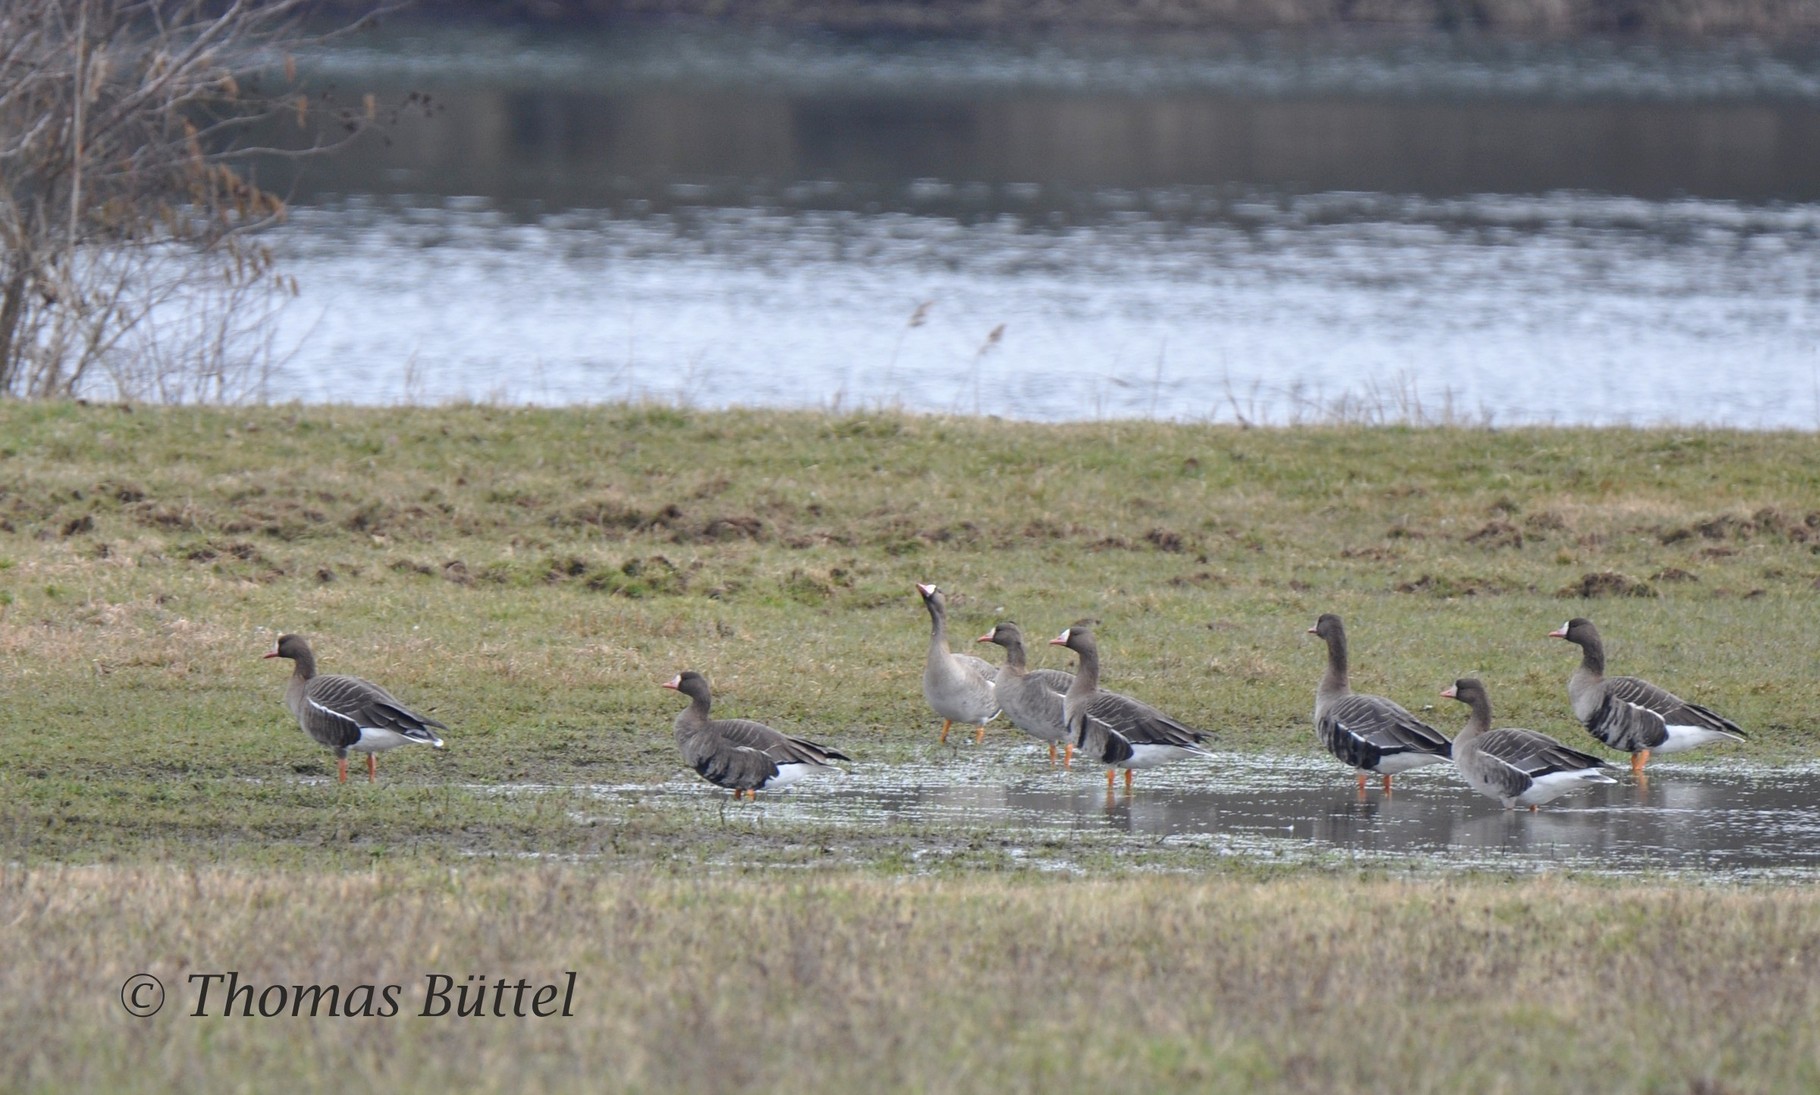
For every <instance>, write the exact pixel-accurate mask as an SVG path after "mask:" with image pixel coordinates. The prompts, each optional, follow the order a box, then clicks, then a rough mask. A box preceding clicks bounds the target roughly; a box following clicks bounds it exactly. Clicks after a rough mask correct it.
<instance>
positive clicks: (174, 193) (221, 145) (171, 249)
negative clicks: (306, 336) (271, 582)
mask: <svg viewBox="0 0 1820 1095" xmlns="http://www.w3.org/2000/svg"><path fill="white" fill-rule="evenodd" d="M307 4H308V0H34V2H32V3H29V4H26V3H17V4H8V3H0V243H3V244H4V246H5V251H4V254H0V396H6V395H11V396H18V397H26V398H45V397H63V396H69V395H73V394H79V393H81V392H83V391H84V390H85V385H90V384H92V383H95V382H97V380H96V378H98V377H100V378H107V379H108V380H111V383H112V385H113V388H114V392H115V394H118V395H121V396H127V397H132V396H138V395H154V396H159V397H163V398H203V397H204V396H205V394H206V393H209V392H212V393H214V394H215V396H216V397H221V398H225V397H226V393H227V392H229V391H230V390H231V389H233V388H234V387H235V382H234V380H233V379H232V376H231V375H230V374H231V372H232V368H233V367H234V365H235V362H234V361H233V360H230V359H233V358H235V357H236V355H239V354H241V353H242V352H243V349H242V348H243V347H245V346H248V345H252V344H256V343H257V341H258V327H259V325H260V324H261V323H263V322H264V321H265V320H266V319H267V318H269V316H270V314H271V308H272V304H271V302H272V301H274V300H276V299H278V298H280V297H281V296H282V295H284V294H286V293H288V292H292V291H294V288H293V286H294V282H291V281H289V280H288V279H286V278H284V277H283V276H282V275H279V274H278V273H277V272H276V271H275V269H274V267H273V262H272V257H271V254H270V252H269V251H268V250H267V249H265V248H264V247H261V246H258V245H257V244H254V243H251V242H250V238H249V237H251V236H252V234H254V233H256V232H258V231H259V230H261V229H263V228H267V227H270V226H271V225H273V224H276V223H278V222H280V221H282V220H283V219H284V216H285V207H284V202H283V201H282V200H281V199H280V198H279V197H278V196H277V195H275V194H272V193H269V192H267V191H266V190H264V189H262V188H261V187H260V186H259V185H257V184H256V183H255V182H254V181H253V180H254V179H255V178H256V175H254V174H253V173H252V172H251V171H250V170H249V165H251V164H253V163H255V162H257V161H259V160H274V161H285V160H292V159H296V158H300V157H307V156H311V155H321V154H323V153H324V152H326V151H330V150H333V149H335V148H338V147H341V146H343V145H345V144H346V143H348V141H350V140H353V139H356V138H357V137H358V136H359V135H360V133H361V132H362V131H363V130H365V129H366V128H368V127H369V126H370V125H371V124H373V123H374V121H375V119H374V118H373V117H371V116H369V115H367V114H356V113H350V112H346V111H343V112H340V113H338V114H337V113H335V112H332V111H329V110H327V109H324V108H322V107H320V106H319V107H318V109H316V110H315V111H314V112H313V113H314V114H315V116H316V117H318V118H324V119H327V118H330V117H332V118H333V120H334V121H336V122H340V123H342V124H344V125H345V127H346V128H345V130H344V131H343V132H341V133H339V134H331V133H329V132H327V130H326V129H324V128H323V127H322V126H320V125H319V126H318V127H317V129H316V130H314V131H310V132H305V133H303V134H301V135H300V137H301V138H302V139H301V141H300V144H299V146H298V147H272V146H270V145H271V142H270V140H269V139H266V140H261V141H259V142H258V145H257V146H252V145H250V144H249V143H247V142H246V141H245V140H244V138H245V137H247V136H250V135H252V134H254V133H259V132H264V130H262V129H261V128H260V127H261V126H262V125H264V124H265V123H267V122H268V120H269V119H272V118H274V117H278V116H295V117H297V118H298V119H299V122H300V124H301V122H302V121H303V120H304V119H306V118H308V117H310V116H311V114H312V111H311V109H310V102H311V98H312V96H310V94H309V93H308V92H307V91H306V90H305V89H304V88H302V87H300V86H299V85H298V84H297V83H296V80H295V78H294V70H293V69H291V68H290V67H289V66H288V65H285V66H283V71H284V79H282V80H280V79H278V78H277V77H276V72H277V71H278V69H279V68H280V67H281V66H280V59H281V58H286V57H289V56H290V55H292V54H294V53H296V52H299V51H301V50H304V49H307V48H309V47H310V46H311V45H313V44H315V43H319V42H322V41H325V40H327V39H330V38H333V37H338V36H339V35H340V34H342V33H345V32H347V31H348V30H349V29H350V28H351V27H355V26H359V25H362V24H364V23H365V21H366V19H365V17H362V18H360V19H357V20H355V21H354V22H353V23H351V24H344V25H342V26H338V27H334V28H330V29H328V30H327V31H325V32H321V33H316V32H306V31H305V30H304V29H303V23H302V19H301V17H302V15H303V14H304V12H305V10H306V6H307ZM382 6H383V5H382ZM268 85H269V86H268ZM268 128H269V127H268ZM243 364H244V367H245V368H247V369H251V368H252V367H253V366H252V365H251V364H249V363H243ZM171 370H177V372H172V371H171ZM249 375H250V374H249Z"/></svg>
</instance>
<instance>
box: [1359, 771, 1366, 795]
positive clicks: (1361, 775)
mask: <svg viewBox="0 0 1820 1095" xmlns="http://www.w3.org/2000/svg"><path fill="white" fill-rule="evenodd" d="M1364 793H1365V773H1364V772H1360V773H1359V794H1361V795H1362V794H1364Z"/></svg>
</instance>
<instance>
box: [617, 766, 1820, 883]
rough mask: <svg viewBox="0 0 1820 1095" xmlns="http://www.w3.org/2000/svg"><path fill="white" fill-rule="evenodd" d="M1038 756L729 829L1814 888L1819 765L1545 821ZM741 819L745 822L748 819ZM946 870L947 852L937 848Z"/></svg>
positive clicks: (1461, 797) (886, 771) (678, 795)
mask: <svg viewBox="0 0 1820 1095" xmlns="http://www.w3.org/2000/svg"><path fill="white" fill-rule="evenodd" d="M1044 757H1045V754H1044V753H1043V752H1042V751H1041V749H1040V748H1038V747H1035V746H1022V747H1019V748H1017V749H1014V750H1005V751H995V752H994V753H988V754H981V755H977V756H971V757H970V756H966V755H964V754H962V755H960V756H957V757H956V758H955V759H953V760H951V761H944V762H940V763H931V764H927V765H894V766H890V767H880V766H870V767H869V766H867V765H864V764H856V765H854V766H852V772H851V774H849V775H847V776H845V777H839V776H827V777H822V778H818V779H814V780H806V781H804V782H803V783H800V784H798V785H797V786H796V787H793V788H791V789H790V790H789V791H787V792H785V793H782V794H776V795H763V794H761V795H760V801H759V802H758V803H756V804H753V805H740V806H737V807H735V806H733V805H731V804H729V805H728V806H727V816H728V817H730V818H734V819H736V820H737V819H739V818H741V817H747V818H749V819H752V820H753V822H754V823H756V824H763V822H764V819H765V818H766V817H776V818H780V819H784V818H787V819H790V820H792V821H803V822H816V823H824V824H831V825H838V826H842V827H849V828H856V829H876V830H881V831H882V830H884V829H885V827H887V826H889V825H891V824H893V823H912V824H915V825H916V826H918V827H919V828H927V829H934V830H936V831H938V832H939V831H942V830H948V831H952V832H953V833H954V834H955V835H956V837H957V838H962V839H976V838H978V837H979V836H980V835H981V834H982V833H987V834H991V835H992V836H993V837H994V838H996V839H998V840H1003V841H1008V842H1010V843H1011V844H1012V845H1013V854H1014V855H1016V854H1018V853H1017V851H1016V848H1017V846H1019V845H1032V846H1034V845H1037V844H1047V845H1049V846H1050V847H1049V849H1048V850H1047V851H1045V852H1043V853H1041V856H1040V857H1039V856H1038V855H1037V854H1034V853H1033V854H1032V857H1031V858H1032V860H1033V862H1046V863H1047V864H1048V865H1051V866H1059V867H1062V868H1065V867H1066V866H1067V856H1066V854H1065V853H1063V854H1060V856H1059V859H1058V857H1057V853H1056V852H1054V850H1053V842H1054V841H1055V840H1056V839H1057V838H1058V837H1060V836H1065V835H1067V834H1074V835H1078V836H1081V837H1083V838H1087V839H1088V840H1091V841H1092V842H1093V845H1092V846H1093V847H1095V848H1097V849H1100V850H1104V848H1105V847H1106V846H1107V845H1108V843H1110V844H1111V845H1112V846H1115V847H1123V848H1127V849H1129V850H1130V851H1133V852H1136V851H1141V850H1142V849H1143V848H1145V847H1150V846H1160V847H1172V848H1175V849H1178V850H1180V849H1205V850H1207V851H1208V852H1209V854H1212V855H1217V856H1230V857H1239V858H1244V859H1250V860H1256V861H1261V862H1298V863H1299V862H1327V863H1334V862H1348V863H1360V864H1375V865H1382V866H1388V867H1414V868H1418V869H1427V870H1496V871H1516V872H1525V873H1527V872H1531V871H1539V870H1572V871H1580V872H1587V873H1592V874H1610V875H1639V874H1660V875H1680V876H1689V877H1702V878H1709V879H1713V880H1724V881H1746V880H1764V881H1768V880H1782V881H1796V880H1798V881H1809V882H1811V881H1815V880H1820V810H1817V809H1815V806H1814V803H1815V802H1820V768H1817V767H1814V766H1811V765H1809V766H1800V767H1790V768H1768V767H1763V766H1758V765H1749V764H1741V763H1730V764H1700V765H1693V764H1687V765H1683V764H1672V763H1663V762H1660V761H1658V762H1656V763H1653V764H1651V765H1650V767H1649V772H1650V775H1649V778H1648V780H1647V781H1646V783H1644V784H1638V783H1636V782H1634V781H1632V780H1631V778H1630V776H1629V773H1628V772H1624V773H1622V774H1621V776H1620V779H1621V782H1619V783H1617V784H1615V785H1601V786H1594V787H1590V788H1588V789H1587V790H1585V791H1579V792H1574V793H1572V794H1569V795H1567V796H1564V797H1562V798H1559V799H1556V800H1555V801H1554V802H1551V803H1549V804H1548V805H1545V806H1543V807H1542V808H1541V809H1540V810H1538V811H1537V812H1535V813H1529V812H1527V811H1520V810H1519V811H1510V810H1505V809H1503V808H1502V807H1501V806H1500V805H1499V804H1498V803H1497V802H1495V801H1493V800H1491V799H1489V798H1484V797H1482V796H1480V795H1478V794H1476V793H1474V792H1473V791H1471V790H1470V789H1468V788H1467V787H1466V785H1465V784H1464V783H1463V782H1461V780H1460V779H1459V777H1458V776H1457V775H1455V774H1454V772H1453V771H1452V769H1451V768H1446V767H1436V768H1432V769H1423V770H1421V771H1419V772H1416V773H1412V774H1408V775H1404V776H1399V777H1397V784H1398V785H1397V787H1396V790H1395V791H1394V792H1393V793H1392V794H1390V795H1384V794H1381V793H1380V792H1379V791H1378V790H1377V787H1376V781H1375V780H1374V781H1373V783H1372V787H1371V789H1370V790H1369V791H1368V792H1367V793H1366V794H1365V795H1363V796H1361V795H1359V794H1358V793H1357V792H1356V790H1355V788H1354V785H1353V779H1352V776H1351V773H1350V772H1348V771H1346V770H1344V769H1342V768H1340V767H1339V766H1338V765H1336V764H1334V763H1333V762H1332V761H1331V760H1328V759H1326V758H1320V757H1307V756H1288V755H1279V756H1273V755H1239V754H1219V755H1216V756H1215V757H1214V758H1212V759H1210V760H1208V761H1205V762H1196V763H1190V762H1186V761H1184V762H1181V763H1177V764H1173V765H1169V766H1166V767H1164V768H1160V769H1154V770H1149V771H1144V772H1140V773H1139V774H1138V777H1137V788H1136V790H1135V791H1134V792H1133V793H1131V794H1127V793H1126V792H1125V791H1124V789H1123V785H1122V784H1121V785H1120V788H1119V790H1118V791H1117V792H1116V794H1113V795H1108V794H1107V793H1106V789H1105V782H1104V780H1103V778H1102V776H1101V770H1100V769H1098V768H1097V767H1095V766H1092V765H1081V766H1077V768H1076V770H1075V771H1074V772H1072V773H1063V772H1059V771H1051V770H1049V769H1048V768H1047V767H1046V761H1045V759H1044ZM600 793H603V794H607V795H614V796H621V795H634V796H637V797H639V798H641V799H643V800H645V801H648V802H653V803H655V801H656V800H659V799H661V800H664V801H667V802H669V803H672V804H686V803H687V802H689V800H690V799H692V798H694V797H695V796H698V795H699V796H711V797H724V796H725V794H726V793H725V792H724V791H720V790H718V789H716V788H713V787H710V786H708V785H707V784H705V783H703V782H701V781H700V780H699V779H698V778H697V777H696V776H695V774H694V773H693V772H685V773H681V774H679V775H678V776H677V777H676V779H675V780H673V781H671V782H670V783H669V784H666V785H665V786H664V787H663V788H661V789H659V790H652V789H650V788H637V789H632V788H618V789H612V790H605V791H602V792H600ZM741 811H744V813H743V814H742V813H741ZM930 852H931V854H932V855H938V854H939V852H940V849H939V848H931V849H930Z"/></svg>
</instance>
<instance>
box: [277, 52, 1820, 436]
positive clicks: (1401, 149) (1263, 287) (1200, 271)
mask: <svg viewBox="0 0 1820 1095" xmlns="http://www.w3.org/2000/svg"><path fill="white" fill-rule="evenodd" d="M316 68H317V72H318V74H319V76H318V78H319V79H320V80H322V81H324V82H327V83H332V84H334V85H335V86H337V87H367V86H379V87H380V88H382V89H383V90H384V92H385V94H384V97H385V98H386V99H387V100H388V101H392V100H396V99H398V98H400V97H401V96H402V94H403V93H404V91H405V90H406V89H409V90H427V91H429V92H431V93H432V95H433V96H434V97H435V99H436V102H437V103H438V108H437V109H436V111H434V112H433V113H432V114H430V115H429V116H427V117H426V116H423V115H422V114H421V113H420V112H407V113H406V114H405V115H403V116H402V117H401V118H400V121H399V123H398V125H397V126H396V127H395V128H393V129H392V130H391V131H390V133H389V143H386V144H383V145H382V144H380V143H379V142H370V143H368V144H367V145H365V146H364V147H363V148H361V149H360V150H358V152H357V154H356V155H352V156H344V157H341V158H338V159H336V160H334V161H332V162H327V163H321V164H317V165H313V166H312V167H311V168H310V169H309V171H308V172H307V173H306V174H305V175H304V176H303V177H302V178H301V179H300V180H298V182H297V183H296V185H295V187H294V195H295V202H294V216H293V218H292V220H291V223H290V224H289V225H288V226H287V227H285V228H284V229H283V230H282V231H281V232H280V233H279V235H278V236H277V237H276V241H277V243H278V244H279V247H280V249H281V251H282V253H283V254H284V256H285V259H286V262H287V267H286V268H287V269H288V270H289V271H290V272H292V273H294V274H295V275H296V276H297V278H298V280H299V282H300V284H301V286H302V295H301V297H300V298H299V299H297V300H296V301H294V302H293V303H292V304H290V305H289V306H288V307H287V308H286V310H285V313H284V316H283V321H282V328H281V332H280V337H279V339H278V344H279V351H280V354H281V356H282V360H281V362H280V364H279V366H278V368H277V370H276V372H275V373H274V375H273V377H272V378H271V380H270V382H269V384H268V387H267V394H268V395H269V396H272V397H274V398H301V399H306V400H351V401H357V402H393V401H399V400H416V401H438V400H443V399H449V398H476V399H498V400H504V401H527V402H540V403H577V402H582V403H585V402H594V401H601V400H613V399H624V398H647V397H649V398H658V399H664V400H675V401H680V402H687V403H692V404H696V405H702V406H720V405H728V404H762V405H774V406H811V407H871V406H901V407H905V408H908V409H912V410H918V411H936V412H946V411H960V412H968V413H971V412H975V411H978V412H981V413H996V414H1002V415H1006V416H1010V417H1017V418H1026V419H1043V420H1060V419H1080V418H1093V417H1109V416H1148V417H1166V418H1180V419H1191V420H1205V419H1217V420H1226V421H1232V420H1238V419H1244V420H1247V421H1288V420H1294V419H1297V418H1310V417H1312V418H1322V419H1331V418H1336V417H1340V418H1363V419H1372V418H1387V417H1388V418H1404V419H1407V418H1435V417H1454V418H1464V419H1469V420H1473V421H1484V420H1490V421H1492V422H1494V423H1511V422H1529V421H1543V422H1574V423H1654V422H1664V421H1667V422H1685V423H1725V424H1731V425H1739V426H1747V427H1796V428H1813V427H1815V426H1816V425H1820V56H1815V55H1808V54H1800V53H1775V52H1771V51H1765V50H1761V49H1753V48H1748V47H1722V48H1715V49H1708V50H1675V49H1669V48H1666V47H1652V46H1647V45H1630V46H1613V45H1603V44H1597V43H1594V44H1589V45H1580V46H1573V47H1541V46H1523V45H1490V44H1482V43H1480V44H1474V43H1470V42H1460V41H1449V40H1445V39H1432V40H1430V39H1424V40H1419V41H1409V40H1387V41H1380V40H1363V41H1361V40H1318V41H1309V42H1301V43H1297V42H1295V41H1293V40H1286V39H1268V40H1257V41H1241V40H1221V41H1215V42H1207V41H1198V42H1181V41H1174V40H1170V41H1156V40H1148V41H1133V42H1119V41H1113V42H1103V41H1096V42H1081V41H1044V42H1037V43H1021V44H1018V43H994V42H954V41H942V42H930V41H916V40H859V41H856V40H851V39H838V38H814V37H803V36H783V35H775V34H763V33H760V34H745V35H737V36H736V35H719V34H712V33H704V32H686V31H675V30H671V31H640V32H635V33H634V32H625V33H619V34H614V35H611V36H606V37H600V38H588V39H578V38H574V37H568V38H556V37H538V36H535V35H531V34H526V33H518V32H504V31H468V32H462V33H448V32H435V33H432V32H414V31H409V30H408V29H407V30H406V31H403V32H398V33H395V34H393V35H392V36H391V37H387V38H381V39H374V40H369V41H366V42H364V43H363V44H362V45H360V46H359V47H358V48H349V49H346V50H343V51H340V52H336V53H333V54H329V55H327V56H325V57H322V58H319V59H318V61H317V65H316ZM995 331H996V332H997V335H996V337H995V336H994V332H995Z"/></svg>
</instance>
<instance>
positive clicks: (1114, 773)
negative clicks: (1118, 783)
mask: <svg viewBox="0 0 1820 1095" xmlns="http://www.w3.org/2000/svg"><path fill="white" fill-rule="evenodd" d="M1118 778H1119V774H1118V770H1117V769H1115V768H1108V769H1106V790H1108V791H1110V790H1112V788H1113V787H1114V786H1115V784H1114V783H1113V781H1114V780H1116V779H1118Z"/></svg>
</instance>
